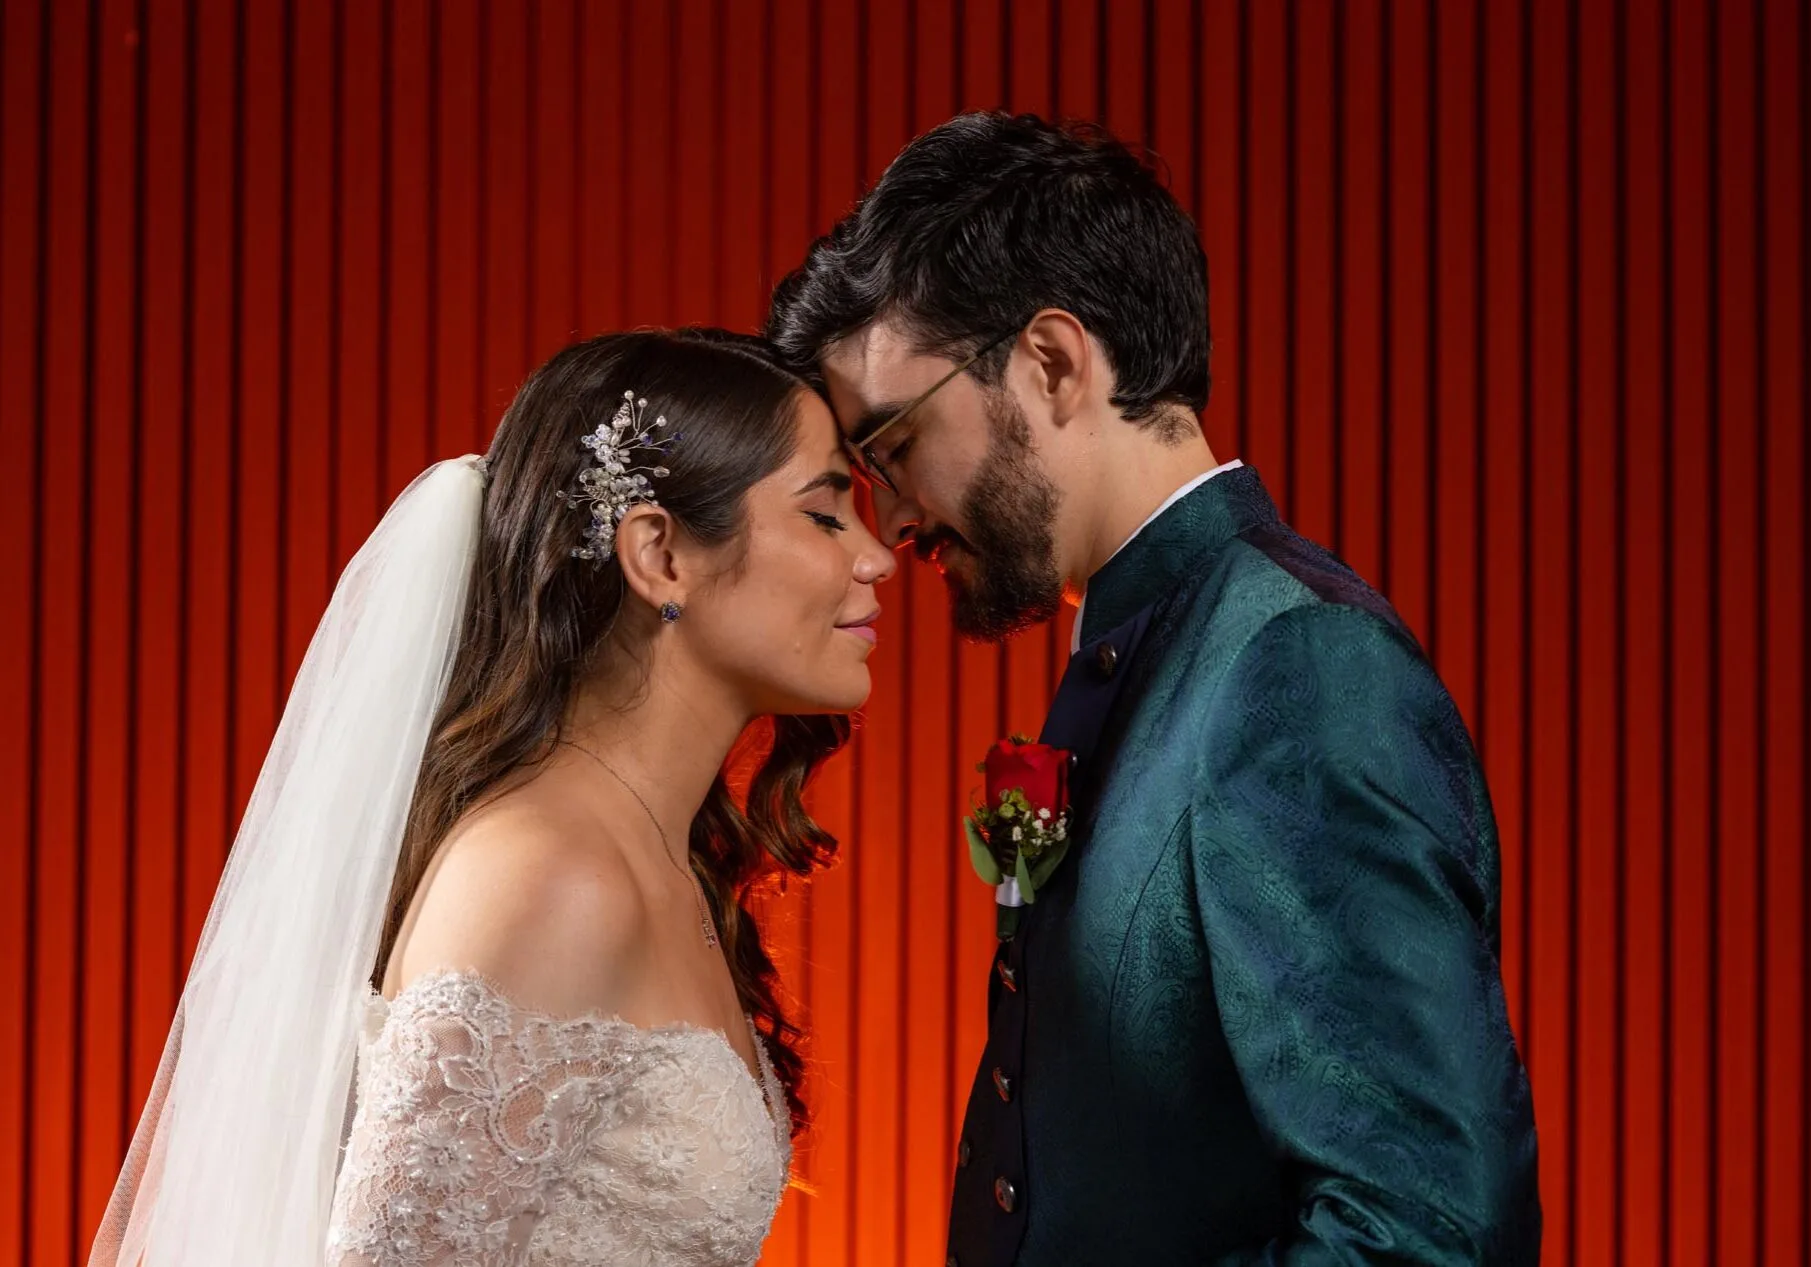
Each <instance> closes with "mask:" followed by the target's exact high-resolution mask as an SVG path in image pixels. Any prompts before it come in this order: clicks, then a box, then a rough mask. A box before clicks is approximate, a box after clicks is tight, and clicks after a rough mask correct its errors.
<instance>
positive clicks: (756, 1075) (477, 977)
mask: <svg viewBox="0 0 1811 1267" xmlns="http://www.w3.org/2000/svg"><path fill="white" fill-rule="evenodd" d="M448 982H453V983H459V984H464V985H473V986H476V987H478V988H479V989H480V990H482V991H483V992H484V993H485V994H487V995H489V996H491V997H492V998H494V999H496V1000H497V1001H498V1002H499V1003H501V1004H503V1006H504V1007H506V1008H508V1009H509V1010H510V1012H512V1013H513V1014H515V1015H517V1016H523V1017H527V1018H529V1019H531V1020H535V1021H541V1022H544V1023H546V1024H549V1025H553V1026H555V1027H557V1028H559V1029H562V1030H563V1029H568V1028H570V1029H577V1030H583V1029H605V1030H612V1031H617V1032H621V1031H623V1030H627V1031H630V1032H632V1033H634V1034H637V1035H641V1036H644V1037H656V1038H657V1037H663V1036H672V1035H678V1036H686V1035H690V1036H695V1037H698V1038H703V1039H707V1040H711V1041H714V1042H716V1043H717V1044H718V1045H720V1046H721V1047H722V1049H723V1050H724V1051H725V1052H727V1053H728V1054H729V1055H730V1057H731V1058H733V1059H734V1060H735V1062H736V1065H737V1067H738V1068H740V1069H741V1070H742V1072H743V1073H744V1074H746V1075H747V1076H748V1079H749V1081H751V1082H752V1083H753V1084H754V1086H755V1089H756V1090H757V1091H759V1092H760V1094H761V1100H762V1102H763V1103H764V1104H766V1105H767V1111H768V1114H769V1116H770V1117H772V1118H774V1120H775V1121H776V1123H777V1122H778V1120H779V1116H780V1114H781V1113H782V1112H785V1111H786V1106H785V1104H784V1101H783V1098H782V1100H781V1102H779V1103H776V1102H775V1095H774V1091H775V1090H776V1089H777V1088H775V1087H774V1085H773V1084H774V1081H775V1075H774V1072H773V1063H772V1060H771V1059H770V1057H769V1056H768V1053H767V1044H766V1040H764V1039H763V1038H762V1037H761V1031H760V1030H759V1029H758V1028H756V1026H755V1022H754V1018H753V1017H752V1016H747V1015H745V1016H743V1018H742V1020H743V1022H744V1023H745V1024H746V1025H747V1026H748V1035H749V1040H750V1041H751V1042H752V1043H753V1044H754V1050H755V1060H756V1062H757V1064H758V1065H759V1068H758V1069H751V1068H749V1066H748V1062H747V1061H746V1060H744V1059H742V1053H741V1052H739V1051H737V1050H736V1045H735V1044H734V1043H733V1042H731V1041H730V1037H729V1035H728V1034H726V1033H724V1032H723V1031H722V1030H721V1029H718V1028H717V1027H716V1026H715V1025H700V1024H698V1023H697V1022H694V1021H667V1022H665V1023H663V1024H660V1025H638V1024H636V1023H635V1022H634V1021H631V1020H628V1019H627V1018H625V1017H623V1016H621V1015H619V1014H617V1013H615V1012H603V1011H586V1012H579V1013H576V1014H574V1015H571V1016H562V1015H558V1014H556V1013H553V1012H547V1011H542V1010H539V1009H536V1008H531V1007H527V1006H524V1005H523V1004H521V1003H519V1002H517V1001H516V1000H515V999H513V998H511V997H510V994H509V991H507V990H505V989H504V988H503V987H502V986H500V985H498V984H497V983H496V982H495V981H492V980H491V979H490V978H489V977H486V976H485V975H484V974H483V973H481V972H475V971H473V970H471V969H469V968H434V969H431V970H429V971H427V972H424V973H422V974H421V975H420V976H418V977H416V978H414V979H413V980H412V981H410V982H409V983H408V984H407V985H405V986H403V988H402V989H400V990H398V991H397V992H396V995H395V997H394V998H390V997H386V996H385V995H384V994H382V993H381V992H379V991H378V990H375V989H372V990H370V991H369V997H370V999H371V1001H372V1003H374V1004H376V1005H377V1006H379V1007H381V1008H382V1009H383V1010H384V1014H385V1015H386V1016H387V1015H388V1014H389V1013H390V1011H391V1010H392V1009H394V1008H395V1007H396V1006H397V1005H398V1004H399V1003H401V1002H403V1001H404V1000H407V999H410V998H412V997H415V996H417V995H421V994H425V993H427V991H428V990H429V989H431V988H432V987H434V986H436V985H441V984H444V983H448Z"/></svg>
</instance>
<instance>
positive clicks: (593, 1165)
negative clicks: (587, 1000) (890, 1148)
mask: <svg viewBox="0 0 1811 1267" xmlns="http://www.w3.org/2000/svg"><path fill="white" fill-rule="evenodd" d="M750 1028H751V1030H752V1028H753V1027H752V1026H751V1027H750ZM754 1042H755V1050H756V1052H757V1054H758V1056H759V1060H760V1067H761V1079H760V1083H759V1084H757V1082H756V1080H755V1079H754V1078H753V1077H751V1076H750V1073H749V1069H748V1066H747V1065H746V1064H745V1063H744V1062H743V1060H742V1058H741V1057H740V1056H739V1055H737V1054H736V1051H735V1049H734V1048H733V1047H732V1046H730V1044H729V1041H728V1040H727V1039H726V1038H725V1037H724V1036H723V1035H722V1034H721V1033H719V1032H718V1031H716V1030H714V1029H707V1028H701V1027H696V1026H682V1025H674V1026H663V1027H660V1028H655V1029H642V1028H639V1027H637V1026H634V1025H631V1024H630V1023H628V1022H627V1021H623V1020H618V1019H614V1018H603V1017H582V1018H578V1019H572V1020H564V1019H556V1018H553V1017H548V1016H542V1015H538V1014H535V1013H532V1012H529V1011H526V1010H524V1009H522V1008H519V1007H517V1006H515V1005H514V1004H512V1003H511V1002H510V1001H509V1000H508V999H506V998H504V997H503V995H502V994H501V993H499V992H498V991H497V990H496V989H495V988H493V987H492V986H491V985H489V984H487V983H486V982H485V981H483V980H481V979H480V978H478V977H475V976H472V975H470V974H467V973H453V972H441V973H435V974H431V975H429V976H426V977H423V978H421V979H420V980H418V981H415V982H414V983H412V984H411V985H410V986H409V987H408V988H407V989H405V990H403V991H402V992H401V993H399V994H398V995H397V997H396V998H395V999H394V1000H392V1001H389V1002H386V1001H385V1000H383V999H382V998H379V997H378V996H376V995H373V996H372V998H371V1001H370V1004H369V1011H368V1014H367V1017H366V1027H365V1033H364V1036H363V1040H362V1042H361V1045H360V1053H359V1072H358V1100H357V1110H356V1115H355V1117H354V1121H353V1127H352V1134H351V1141H350V1144H349V1147H348V1149H347V1154H346V1158H345V1161H344V1164H343V1166H342V1169H341V1172H340V1177H339V1182H338V1186H337V1189H336V1193H335V1197H334V1204H333V1224H332V1231H331V1233H330V1236H329V1242H328V1246H329V1254H328V1262H329V1263H330V1264H331V1265H332V1267H428V1265H429V1264H432V1265H434V1267H452V1265H453V1264H458V1265H459V1267H467V1265H468V1264H469V1265H472V1267H493V1265H494V1267H502V1265H503V1264H510V1265H512V1267H514V1265H515V1264H533V1265H535V1267H568V1265H571V1267H576V1265H577V1264H587V1265H590V1264H604V1263H608V1264H635V1265H636V1267H718V1265H719V1264H746V1263H752V1262H754V1261H755V1259H756V1258H757V1257H758V1256H759V1254H760V1252H761V1242H762V1241H763V1240H764V1239H765V1238H766V1235H767V1230H768V1227H769V1225H770V1224H771V1223H772V1221H773V1216H774V1212H775V1210H776V1209H777V1208H778V1206H779V1202H780V1196H781V1193H782V1192H783V1190H784V1188H785V1185H786V1177H787V1170H788V1167H789V1165H790V1164H791V1131H790V1121H789V1118H788V1115H787V1110H786V1100H785V1095H784V1093H783V1091H782V1090H781V1087H780V1084H779V1080H778V1079H777V1078H776V1077H775V1076H774V1072H773V1066H772V1065H771V1064H770V1063H769V1061H768V1058H767V1052H766V1049H765V1048H764V1046H763V1045H762V1040H761V1038H760V1036H759V1034H756V1035H755V1039H754Z"/></svg>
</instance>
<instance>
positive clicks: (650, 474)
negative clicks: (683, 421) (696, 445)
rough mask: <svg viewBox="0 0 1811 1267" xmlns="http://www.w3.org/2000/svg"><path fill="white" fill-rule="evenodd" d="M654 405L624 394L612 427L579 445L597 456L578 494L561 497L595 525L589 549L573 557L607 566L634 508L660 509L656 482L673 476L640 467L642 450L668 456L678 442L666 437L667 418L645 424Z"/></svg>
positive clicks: (587, 539)
mask: <svg viewBox="0 0 1811 1267" xmlns="http://www.w3.org/2000/svg"><path fill="white" fill-rule="evenodd" d="M647 408H648V402H647V401H646V400H645V399H638V398H637V397H636V395H635V393H634V392H624V393H623V403H622V404H620V405H618V406H617V408H616V413H615V414H614V415H613V416H612V417H611V419H610V421H609V422H607V423H600V424H599V425H598V428H597V430H596V431H593V432H592V433H591V434H590V435H588V436H585V437H584V438H583V439H581V440H580V441H579V443H580V444H582V445H584V446H585V447H586V448H587V449H589V450H590V451H591V455H592V462H591V464H590V465H588V466H586V467H585V469H584V470H583V471H581V472H579V483H578V488H577V489H575V490H573V491H571V492H567V491H565V490H561V491H560V492H558V493H555V494H554V496H556V497H558V498H559V499H560V500H561V501H563V502H565V503H566V504H567V505H568V506H573V507H582V508H585V509H587V510H589V511H590V513H591V522H590V524H588V525H587V526H586V528H585V544H584V545H582V546H580V547H579V548H578V549H576V550H574V551H573V552H572V557H573V558H575V559H589V560H591V561H592V562H593V563H603V562H604V561H605V560H607V559H609V558H610V556H611V555H613V554H615V553H616V525H617V524H619V523H621V522H622V518H623V516H624V515H626V514H628V513H629V508H630V507H631V506H641V505H648V506H653V505H658V504H659V503H658V502H657V501H656V500H655V494H654V485H653V481H654V480H657V479H664V478H666V476H667V475H669V474H671V472H669V471H668V470H667V468H666V467H664V466H658V465H645V464H639V465H638V464H636V462H635V460H634V459H635V452H636V450H638V449H643V450H651V451H652V452H654V453H656V454H660V455H663V456H664V455H665V453H666V451H667V446H669V445H670V444H672V443H673V441H675V440H677V439H678V438H679V437H678V436H660V435H657V434H656V433H658V432H660V431H664V430H665V429H666V425H667V420H666V415H664V414H662V415H659V416H657V417H656V418H655V419H654V421H653V422H651V423H650V422H644V421H643V419H644V417H645V415H646V413H647Z"/></svg>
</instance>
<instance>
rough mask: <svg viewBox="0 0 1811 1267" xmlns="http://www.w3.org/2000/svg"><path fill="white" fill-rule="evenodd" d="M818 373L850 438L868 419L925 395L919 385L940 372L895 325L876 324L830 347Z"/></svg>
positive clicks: (839, 422) (843, 338)
mask: <svg viewBox="0 0 1811 1267" xmlns="http://www.w3.org/2000/svg"><path fill="white" fill-rule="evenodd" d="M921 362H925V363H927V364H921ZM819 369H821V370H822V371H823V375H824V382H825V385H826V386H827V387H828V388H829V389H830V406H831V408H832V409H833V410H835V412H836V421H837V423H838V425H839V426H841V427H842V429H843V430H844V432H845V433H850V432H853V431H855V430H857V429H858V427H859V424H860V423H861V422H862V421H863V420H864V419H866V418H869V417H871V416H873V415H874V414H876V413H878V412H884V411H885V410H886V409H887V408H888V407H889V406H891V407H897V406H899V405H902V404H904V403H905V402H906V401H908V400H910V399H911V398H912V397H913V396H915V395H917V394H918V392H920V391H922V390H923V388H924V384H922V383H921V382H919V380H920V379H922V378H924V376H925V375H926V373H928V372H931V371H934V370H935V369H936V358H935V357H927V356H925V355H923V354H922V353H920V352H918V351H917V350H916V349H915V348H914V347H913V346H912V344H911V341H910V340H909V339H907V338H906V336H905V335H904V334H903V333H902V332H901V331H900V330H899V329H898V328H897V327H895V326H893V325H892V324H891V323H889V322H887V321H877V322H874V323H872V324H870V325H866V326H863V327H862V328H861V329H859V330H856V331H854V332H853V333H851V334H847V335H845V336H843V337H842V338H841V339H839V340H837V341H836V342H835V343H833V344H831V345H830V347H829V348H827V349H826V350H825V352H824V355H823V358H822V360H821V361H820V362H819Z"/></svg>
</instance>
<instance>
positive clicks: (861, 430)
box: [849, 400, 912, 444]
mask: <svg viewBox="0 0 1811 1267" xmlns="http://www.w3.org/2000/svg"><path fill="white" fill-rule="evenodd" d="M911 403H912V402H911V401H909V400H892V401H885V402H883V403H881V404H878V405H876V406H874V408H872V409H870V410H868V412H867V413H865V414H863V415H862V416H861V417H859V418H857V419H856V420H855V425H854V426H853V427H851V428H850V429H849V443H850V444H866V443H867V442H868V437H869V436H871V435H873V434H874V432H875V431H876V430H877V429H878V428H879V427H880V425H881V424H882V423H884V422H886V421H887V419H889V418H891V417H893V415H895V414H897V413H898V412H899V411H900V410H901V409H904V408H905V407H906V406H907V405H909V404H911Z"/></svg>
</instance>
